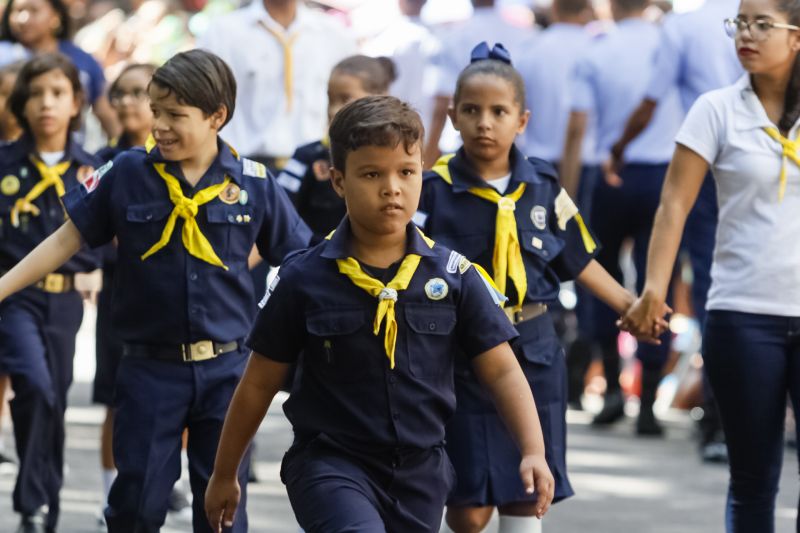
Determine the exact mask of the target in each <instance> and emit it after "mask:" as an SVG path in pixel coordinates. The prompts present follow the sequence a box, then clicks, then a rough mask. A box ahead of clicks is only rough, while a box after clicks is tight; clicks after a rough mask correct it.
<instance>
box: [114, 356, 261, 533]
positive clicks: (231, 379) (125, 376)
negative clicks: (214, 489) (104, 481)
mask: <svg viewBox="0 0 800 533" xmlns="http://www.w3.org/2000/svg"><path fill="white" fill-rule="evenodd" d="M247 357H248V352H247V351H246V350H245V349H244V348H240V349H239V350H238V351H236V352H231V353H228V354H223V355H221V356H219V357H217V358H216V359H211V360H208V361H201V362H196V363H182V362H172V361H159V360H154V359H148V358H137V357H123V359H122V361H121V363H120V367H119V373H118V375H117V383H116V389H115V391H114V394H115V398H114V406H115V408H116V414H115V417H114V439H113V440H114V461H115V462H116V465H117V477H116V479H115V480H114V484H113V485H112V486H111V492H110V493H109V496H108V507H107V508H106V512H105V515H106V523H107V524H108V531H109V532H110V533H122V532H125V533H128V532H130V533H150V532H158V531H159V529H160V528H161V526H162V525H163V524H164V520H165V519H166V515H167V501H168V499H169V495H170V492H171V490H172V486H173V485H174V484H175V482H176V481H177V480H178V478H179V477H180V473H181V434H182V433H183V429H184V428H188V431H189V443H188V448H187V453H188V456H189V480H190V483H191V487H192V495H193V501H192V511H193V514H194V516H193V524H192V525H193V531H194V532H195V533H201V532H202V533H210V532H211V527H210V526H209V525H208V521H207V520H206V516H205V511H204V500H205V492H206V486H207V485H208V480H209V478H210V477H211V473H212V471H213V467H214V457H215V455H216V453H217V444H218V443H219V437H220V434H221V432H222V423H223V421H224V419H225V414H226V412H227V410H228V404H229V403H230V400H231V397H232V396H233V392H234V389H235V388H236V385H237V384H238V383H239V379H240V378H241V376H242V373H243V372H244V366H245V364H246V362H247ZM248 465H249V457H245V459H244V460H243V461H242V467H241V468H240V469H239V483H240V485H241V488H242V499H241V503H240V506H239V510H238V511H237V513H236V521H235V524H234V527H233V529H232V531H235V532H244V531H247V513H246V511H245V509H246V505H247V491H246V487H247V468H248Z"/></svg>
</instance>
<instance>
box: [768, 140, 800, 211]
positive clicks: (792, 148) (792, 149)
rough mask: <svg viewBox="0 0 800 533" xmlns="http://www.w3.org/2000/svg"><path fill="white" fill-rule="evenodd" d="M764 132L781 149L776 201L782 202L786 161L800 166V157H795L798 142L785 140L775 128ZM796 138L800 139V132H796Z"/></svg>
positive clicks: (799, 144)
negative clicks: (788, 160) (778, 144)
mask: <svg viewBox="0 0 800 533" xmlns="http://www.w3.org/2000/svg"><path fill="white" fill-rule="evenodd" d="M764 131H766V132H767V135H769V136H770V137H772V138H773V139H774V140H776V141H778V142H779V143H780V144H781V147H782V148H783V154H782V158H781V176H780V185H779V186H778V201H779V202H782V201H783V195H784V194H785V193H786V160H787V159H791V160H792V162H793V163H794V164H795V165H797V166H800V157H798V155H797V151H798V149H800V142H798V138H795V140H793V141H792V140H790V139H787V138H786V137H784V136H783V135H781V132H779V131H778V129H777V128H764ZM798 137H800V132H798Z"/></svg>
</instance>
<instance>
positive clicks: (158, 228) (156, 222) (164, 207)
mask: <svg viewBox="0 0 800 533" xmlns="http://www.w3.org/2000/svg"><path fill="white" fill-rule="evenodd" d="M174 207H175V206H173V205H172V204H171V203H167V202H150V203H146V204H134V205H129V206H128V207H127V209H126V212H125V220H126V222H127V226H128V231H129V235H128V237H129V239H120V240H121V241H122V240H129V241H130V242H132V243H135V245H134V250H135V252H136V254H137V255H142V254H144V253H145V252H146V251H147V250H149V249H150V248H151V247H152V246H153V245H154V244H155V243H157V242H158V241H159V240H160V239H161V234H162V233H163V232H164V225H165V224H166V219H167V217H168V216H169V214H170V213H171V212H172V209H173V208H174ZM176 230H179V229H178V226H177V225H176ZM157 256H158V254H156V255H155V256H153V257H154V258H155V257H157Z"/></svg>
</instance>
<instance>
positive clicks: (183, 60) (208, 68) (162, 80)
mask: <svg viewBox="0 0 800 533" xmlns="http://www.w3.org/2000/svg"><path fill="white" fill-rule="evenodd" d="M150 83H155V84H156V85H157V86H158V87H161V88H162V89H166V90H167V91H169V93H170V94H174V95H175V98H176V99H177V100H178V102H180V103H181V104H183V105H188V106H192V107H197V108H199V109H200V110H201V111H202V112H203V113H204V114H205V116H209V115H212V114H214V113H216V112H217V110H218V109H219V108H220V106H225V109H226V110H227V112H228V114H227V117H225V122H224V123H223V124H222V126H225V124H227V123H228V122H230V120H231V117H233V111H234V109H235V108H236V78H235V77H234V76H233V72H231V68H230V67H229V66H228V64H227V63H226V62H225V61H223V60H222V59H220V58H219V57H218V56H216V55H214V54H212V53H211V52H209V51H207V50H199V49H197V50H189V51H188V52H181V53H179V54H175V55H174V56H172V58H170V59H169V61H167V62H166V63H164V64H163V65H162V66H160V67H159V68H158V69H156V71H155V72H154V73H153V79H152V80H151V82H150Z"/></svg>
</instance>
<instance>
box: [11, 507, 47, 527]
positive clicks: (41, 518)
mask: <svg viewBox="0 0 800 533" xmlns="http://www.w3.org/2000/svg"><path fill="white" fill-rule="evenodd" d="M46 523H47V513H45V512H44V510H41V509H40V510H38V511H36V512H34V513H31V514H24V515H22V519H21V520H20V522H19V528H17V533H50V531H52V530H51V529H49V528H48V527H47V526H46Z"/></svg>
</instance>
